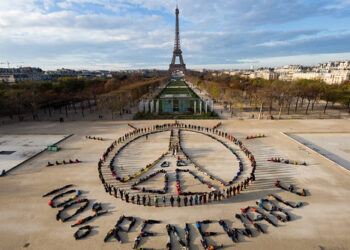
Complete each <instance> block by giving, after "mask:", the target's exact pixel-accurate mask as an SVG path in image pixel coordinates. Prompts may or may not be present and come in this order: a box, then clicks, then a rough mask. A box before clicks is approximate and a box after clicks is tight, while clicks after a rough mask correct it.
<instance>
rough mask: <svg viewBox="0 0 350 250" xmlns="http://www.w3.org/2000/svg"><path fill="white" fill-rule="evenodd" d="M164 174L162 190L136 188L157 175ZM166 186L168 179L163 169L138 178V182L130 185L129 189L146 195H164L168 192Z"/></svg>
mask: <svg viewBox="0 0 350 250" xmlns="http://www.w3.org/2000/svg"><path fill="white" fill-rule="evenodd" d="M161 173H162V174H164V187H163V189H162V190H153V189H146V188H144V187H143V188H138V187H136V186H137V185H139V184H141V183H143V182H145V181H147V180H149V179H151V178H153V177H155V176H157V175H158V174H161ZM168 184H169V177H168V175H167V172H166V171H165V170H164V169H161V170H158V171H156V172H154V173H152V174H150V175H148V176H146V177H144V178H140V179H139V180H138V181H136V182H134V183H133V184H132V185H131V189H132V190H139V191H142V192H144V193H145V192H146V193H153V194H154V193H156V194H166V193H167V192H168Z"/></svg>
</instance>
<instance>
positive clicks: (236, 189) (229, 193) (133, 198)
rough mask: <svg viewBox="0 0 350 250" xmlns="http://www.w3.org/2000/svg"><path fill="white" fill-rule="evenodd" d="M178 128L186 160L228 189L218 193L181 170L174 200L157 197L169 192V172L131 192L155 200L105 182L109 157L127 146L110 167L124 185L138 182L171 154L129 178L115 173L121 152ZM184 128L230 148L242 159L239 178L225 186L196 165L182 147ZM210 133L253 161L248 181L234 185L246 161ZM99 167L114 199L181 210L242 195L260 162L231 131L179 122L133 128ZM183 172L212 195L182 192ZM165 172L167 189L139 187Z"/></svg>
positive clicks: (108, 152)
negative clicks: (238, 149)
mask: <svg viewBox="0 0 350 250" xmlns="http://www.w3.org/2000/svg"><path fill="white" fill-rule="evenodd" d="M174 128H179V134H178V141H179V143H178V145H177V146H178V147H179V148H180V150H181V151H182V152H183V154H184V155H185V157H186V159H187V160H189V161H190V162H191V163H192V164H193V165H194V167H195V168H196V169H197V170H198V171H200V172H201V173H203V174H205V175H206V176H208V177H209V178H210V179H211V180H214V181H217V182H219V183H220V184H221V185H222V186H224V187H225V189H223V190H220V189H219V190H216V189H215V188H214V187H213V186H212V184H210V183H207V182H206V181H204V180H202V179H201V178H200V177H199V176H197V175H195V174H194V173H193V172H192V171H190V170H188V171H187V170H179V169H177V171H176V175H177V183H176V185H177V193H178V196H177V197H174V196H173V195H171V196H170V197H166V196H162V197H161V196H157V195H158V194H159V195H164V194H165V193H167V190H168V175H167V173H166V171H165V170H159V171H157V172H154V173H152V174H150V175H148V176H146V177H144V178H140V179H139V180H138V181H136V182H134V183H133V184H132V185H131V190H139V191H142V192H146V193H147V192H148V193H152V194H155V195H154V196H152V197H151V196H150V195H146V194H143V195H140V194H136V195H135V194H133V193H131V192H128V190H125V189H123V188H120V187H118V186H115V185H113V184H110V183H108V182H107V181H106V180H105V178H104V175H103V172H102V167H103V166H104V165H105V163H106V162H107V158H109V156H110V155H111V153H112V151H113V150H114V149H115V148H117V146H119V145H121V144H123V145H121V146H120V147H119V148H118V149H117V150H116V152H115V154H114V155H113V156H112V157H111V158H110V160H109V164H108V165H107V167H108V168H109V169H110V171H111V174H112V176H113V178H114V179H115V180H116V181H119V182H121V183H126V182H129V181H131V180H132V179H135V178H137V177H139V176H141V175H143V174H144V173H146V172H148V171H149V170H150V169H151V168H152V167H154V166H155V165H156V164H157V163H158V162H160V161H162V159H163V158H164V156H165V155H167V154H168V152H165V153H163V154H162V155H161V156H160V157H159V158H158V159H157V160H155V161H154V162H153V163H150V164H148V165H147V166H146V167H145V168H142V169H141V170H140V171H139V172H137V173H135V174H133V175H129V176H128V177H121V176H119V175H118V173H117V171H116V170H115V168H114V166H113V162H114V160H115V159H116V157H117V156H118V155H119V154H120V153H121V151H122V150H123V149H125V148H126V147H127V146H128V145H129V144H130V143H132V142H134V141H135V140H137V139H139V138H141V137H147V138H148V136H149V135H151V134H155V133H159V132H164V131H169V130H170V131H173V129H174ZM181 129H184V130H189V131H192V132H198V133H202V134H204V135H207V136H209V137H211V138H213V139H215V140H217V141H218V142H220V143H222V144H223V145H224V146H225V147H226V148H228V149H229V150H230V151H231V152H232V153H233V154H234V155H235V156H236V157H237V158H238V162H239V172H237V175H236V176H235V177H234V178H233V180H232V181H229V182H227V183H225V182H224V181H222V180H220V179H219V178H217V177H215V176H213V175H211V174H209V173H207V172H206V171H204V170H203V169H202V168H201V167H200V166H199V165H198V164H196V163H194V161H193V160H192V159H191V158H190V157H189V155H188V154H186V153H185V152H184V151H183V148H182V146H181V140H180V138H181V133H180V131H181ZM172 133H173V132H172ZM209 133H211V134H213V135H216V136H218V137H222V138H225V139H227V140H229V141H231V142H232V143H234V144H235V145H237V146H238V147H239V148H240V150H241V151H242V152H243V153H244V154H245V156H246V157H247V159H248V160H249V162H250V165H251V172H250V176H249V177H246V178H244V180H242V181H241V182H240V183H238V184H236V185H234V184H233V182H234V181H236V180H237V179H238V177H239V176H240V175H241V173H242V171H243V163H242V160H241V159H240V158H239V155H238V154H237V153H236V152H235V151H234V150H233V149H231V148H230V147H229V146H228V145H226V143H224V142H222V141H221V140H219V139H218V138H217V137H215V136H213V135H211V134H209ZM178 160H180V159H179V158H178ZM97 168H98V172H99V178H100V180H101V182H102V184H103V186H104V188H105V191H106V192H107V193H109V194H110V195H112V196H114V197H115V198H118V199H121V200H123V201H125V202H127V203H134V204H137V205H143V206H155V207H165V206H175V205H177V206H179V207H180V206H193V205H202V204H206V203H209V202H216V201H221V200H224V199H228V198H230V197H233V196H236V195H238V194H239V193H240V192H242V191H243V190H245V189H247V188H248V186H249V185H250V184H252V183H253V182H254V181H255V169H256V161H255V158H254V155H253V154H252V153H251V152H250V151H249V150H248V149H247V148H246V147H245V145H244V144H243V143H242V141H240V140H238V139H237V138H235V137H234V136H232V135H231V134H229V133H227V132H223V131H219V130H217V129H212V128H207V127H203V126H197V125H191V124H183V123H178V122H177V121H175V123H167V124H162V125H154V126H152V127H147V128H138V129H133V131H132V132H129V133H126V134H125V135H124V136H121V137H119V138H118V139H117V140H115V141H114V142H113V143H112V144H111V145H110V146H109V147H108V148H107V150H106V151H105V152H104V153H103V155H102V156H101V158H100V160H99V162H98V165H97ZM181 171H182V172H189V173H190V174H191V175H193V177H194V178H195V179H198V180H199V181H201V182H202V183H203V184H206V185H208V187H209V188H211V191H210V192H198V193H192V192H182V190H181V185H180V181H179V179H178V173H179V172H181ZM161 173H163V174H164V188H163V189H161V190H149V189H145V188H138V187H137V185H139V184H140V183H142V182H144V181H146V180H148V179H150V178H152V177H154V176H155V175H158V174H161ZM180 195H181V196H180ZM182 196H184V197H182ZM175 201H176V204H175Z"/></svg>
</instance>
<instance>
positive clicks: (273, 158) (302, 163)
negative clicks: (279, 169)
mask: <svg viewBox="0 0 350 250" xmlns="http://www.w3.org/2000/svg"><path fill="white" fill-rule="evenodd" d="M268 161H270V162H275V163H284V164H293V165H302V166H307V164H306V162H305V161H304V162H297V161H291V160H287V159H283V158H279V157H271V158H270V159H269V160H268Z"/></svg>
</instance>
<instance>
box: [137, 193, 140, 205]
mask: <svg viewBox="0 0 350 250" xmlns="http://www.w3.org/2000/svg"><path fill="white" fill-rule="evenodd" d="M136 203H137V205H140V195H137V196H136Z"/></svg>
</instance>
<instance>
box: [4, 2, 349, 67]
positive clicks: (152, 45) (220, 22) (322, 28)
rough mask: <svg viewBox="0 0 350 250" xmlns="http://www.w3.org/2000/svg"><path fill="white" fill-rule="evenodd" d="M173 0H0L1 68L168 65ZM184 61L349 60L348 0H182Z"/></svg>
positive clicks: (210, 63) (235, 63) (202, 64)
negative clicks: (20, 66) (8, 65)
mask: <svg viewBox="0 0 350 250" xmlns="http://www.w3.org/2000/svg"><path fill="white" fill-rule="evenodd" d="M175 6H176V1H175V0H174V1H171V0H0V62H1V63H2V64H0V67H6V66H7V65H6V64H4V63H7V62H8V61H9V62H10V63H11V64H10V65H12V66H17V65H23V66H38V67H42V68H43V69H56V68H62V67H65V68H76V69H110V70H118V69H135V68H162V69H166V68H167V67H168V64H169V63H170V61H171V57H172V50H173V43H174V22H175V20H174V8H175ZM179 7H180V25H181V27H180V32H181V42H182V49H183V56H184V60H185V63H186V64H187V66H188V68H204V67H205V68H213V69H222V68H226V69H230V68H249V67H250V66H251V65H253V66H255V67H259V66H267V67H274V66H280V65H285V64H307V65H313V64H317V63H319V62H324V61H329V60H345V59H350V42H349V41H350V0H328V1H325V0H317V1H316V0H293V1H290V0H279V1H278V0H215V1H213V0H196V1H193V0H192V1H190V0H179Z"/></svg>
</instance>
